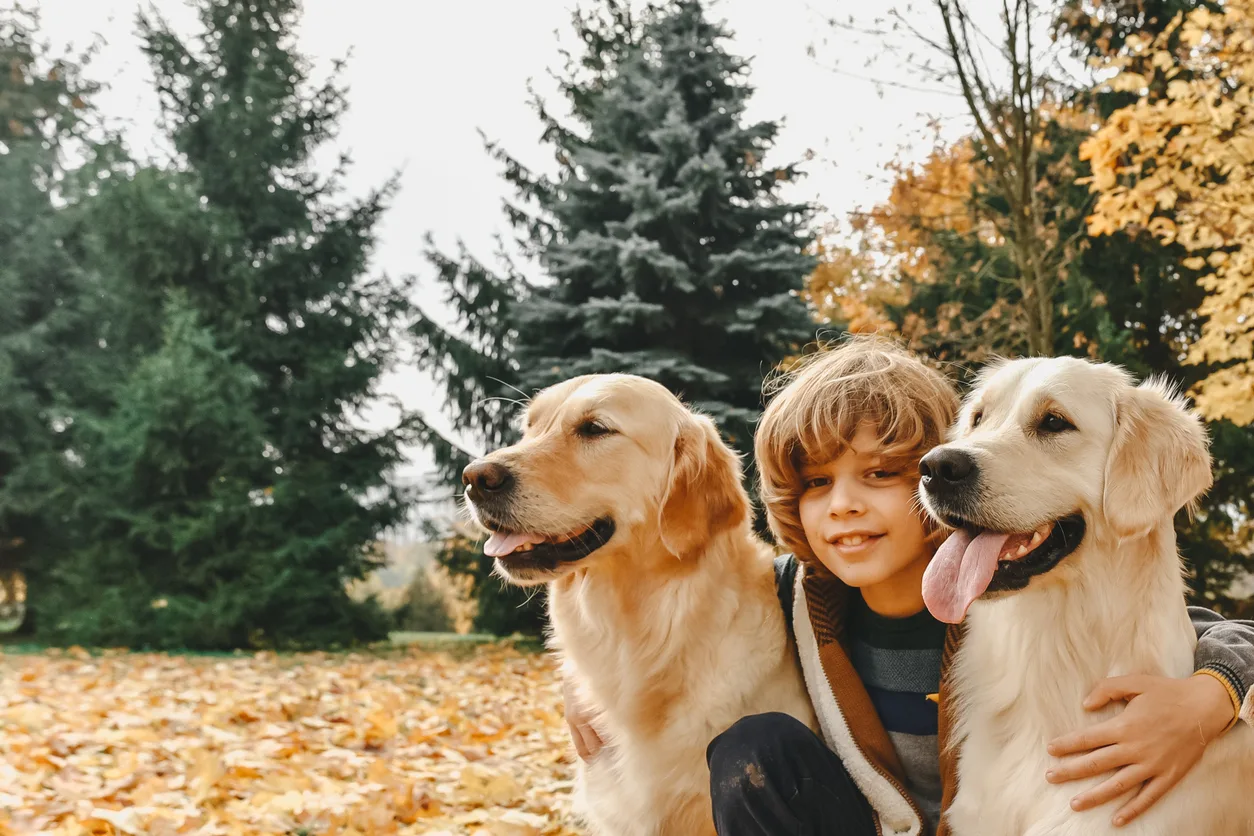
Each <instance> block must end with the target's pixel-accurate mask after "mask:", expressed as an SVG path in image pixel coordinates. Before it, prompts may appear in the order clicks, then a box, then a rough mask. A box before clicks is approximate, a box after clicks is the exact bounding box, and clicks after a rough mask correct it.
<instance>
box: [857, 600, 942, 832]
mask: <svg viewBox="0 0 1254 836" xmlns="http://www.w3.org/2000/svg"><path fill="white" fill-rule="evenodd" d="M849 603H850V606H849V621H848V623H847V630H848V632H847V633H846V646H847V648H848V651H849V660H850V661H851V662H852V663H853V668H854V670H856V671H857V672H858V677H859V678H860V679H861V680H862V684H863V685H865V686H866V690H867V694H868V695H869V696H870V697H871V703H872V704H873V705H874V706H875V713H876V714H878V715H879V718H880V722H881V723H883V724H884V729H885V730H886V731H887V732H888V737H889V739H890V740H892V742H893V748H894V749H895V750H896V751H897V758H898V759H899V760H900V761H901V767H902V772H903V776H902V777H904V778H905V785H906V789H907V790H909V792H910V796H911V798H912V799H913V800H914V803H915V804H916V805H917V806H918V807H919V810H920V811H921V812H922V813H923V814H924V816H926V817H927V819H928V822H929V824H930V825H931V829H933V830H934V829H935V828H936V825H937V822H938V820H939V818H940V806H941V775H940V755H939V752H938V751H937V745H936V727H937V706H936V703H935V702H934V701H932V700H929V699H928V696H929V695H933V694H936V693H937V692H938V691H939V690H940V674H941V653H942V651H943V650H944V648H945V629H946V628H945V625H944V624H942V623H941V622H939V621H937V620H936V619H935V618H933V617H932V615H931V613H929V612H928V611H927V610H923V611H922V612H920V613H917V614H916V615H912V616H909V617H907V618H886V617H885V616H882V615H879V614H878V613H876V612H874V611H873V610H871V609H870V608H869V607H868V606H867V605H866V604H865V603H864V602H863V600H862V596H861V595H851V596H850V601H849Z"/></svg>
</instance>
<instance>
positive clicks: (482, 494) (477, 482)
mask: <svg viewBox="0 0 1254 836" xmlns="http://www.w3.org/2000/svg"><path fill="white" fill-rule="evenodd" d="M462 484H463V485H465V486H466V488H467V491H466V492H467V493H468V494H470V498H471V500H473V501H475V502H478V501H480V500H483V499H488V498H489V497H497V496H500V495H501V494H503V493H505V492H506V491H507V490H509V489H510V487H511V486H512V485H513V484H514V475H513V474H512V473H510V472H509V470H508V469H506V468H505V467H504V466H502V465H499V464H496V463H495V462H485V461H477V462H471V463H470V464H468V465H467V466H466V469H465V470H463V471H462Z"/></svg>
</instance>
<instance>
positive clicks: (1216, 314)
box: [1081, 0, 1254, 424]
mask: <svg viewBox="0 0 1254 836" xmlns="http://www.w3.org/2000/svg"><path fill="white" fill-rule="evenodd" d="M1177 29H1178V30H1179V35H1180V43H1181V44H1183V45H1185V46H1186V47H1189V48H1188V49H1182V50H1178V51H1173V50H1172V49H1171V47H1170V35H1171V34H1172V33H1173V32H1174V31H1176V30H1177ZM1144 62H1149V63H1151V64H1152V65H1153V66H1155V67H1159V68H1162V67H1165V66H1172V67H1173V68H1178V69H1180V70H1182V71H1183V72H1181V73H1180V75H1184V76H1185V78H1179V77H1177V78H1175V79H1173V80H1172V81H1171V82H1170V83H1169V84H1168V86H1167V95H1166V98H1155V97H1152V96H1150V95H1146V96H1143V97H1142V98H1141V99H1140V100H1139V101H1137V102H1135V103H1133V104H1131V105H1129V106H1127V107H1125V108H1123V109H1121V110H1119V111H1116V112H1115V113H1113V114H1111V116H1110V118H1109V119H1108V120H1107V122H1106V124H1105V125H1103V126H1102V128H1101V129H1100V130H1099V131H1098V132H1097V133H1096V134H1094V135H1093V136H1092V137H1091V138H1090V139H1089V140H1087V141H1086V142H1085V144H1084V145H1083V146H1082V148H1081V158H1082V159H1087V160H1089V162H1090V164H1091V166H1092V170H1093V176H1092V177H1091V178H1090V180H1089V185H1090V187H1091V188H1092V189H1093V191H1094V192H1096V193H1097V195H1098V197H1097V203H1096V206H1095V207H1094V210H1093V214H1092V216H1091V217H1090V218H1089V232H1090V233H1091V234H1093V235H1103V234H1109V233H1111V232H1113V231H1115V230H1117V229H1121V228H1124V227H1128V226H1139V227H1145V228H1147V229H1148V230H1149V232H1150V233H1151V234H1153V235H1155V236H1157V237H1159V238H1160V239H1162V240H1163V241H1164V242H1165V243H1170V242H1172V241H1175V242H1178V243H1179V244H1181V245H1182V246H1184V247H1185V248H1186V249H1188V250H1189V251H1191V252H1192V253H1194V255H1191V256H1189V257H1188V258H1187V259H1185V260H1184V266H1185V267H1188V268H1189V269H1194V270H1200V269H1203V268H1206V267H1207V266H1209V267H1210V269H1211V271H1212V272H1210V273H1208V274H1207V275H1206V276H1204V277H1203V278H1202V280H1201V284H1202V286H1203V287H1204V288H1205V289H1206V290H1207V295H1206V298H1205V300H1204V301H1203V302H1202V304H1201V306H1200V307H1199V309H1198V312H1199V313H1200V314H1202V315H1203V316H1205V317H1206V318H1207V319H1206V321H1205V324H1204V325H1203V327H1202V332H1201V336H1200V337H1199V338H1198V340H1197V341H1196V342H1195V343H1194V344H1193V345H1192V346H1191V348H1190V351H1189V359H1190V361H1191V362H1194V363H1210V364H1217V365H1221V366H1222V368H1220V369H1218V370H1217V371H1215V372H1214V373H1212V374H1210V375H1209V376H1208V377H1206V378H1205V379H1204V380H1202V381H1201V382H1200V383H1199V384H1198V386H1197V387H1196V388H1195V390H1194V392H1193V393H1192V394H1193V395H1194V396H1195V397H1196V399H1197V404H1198V408H1199V409H1200V410H1201V411H1202V412H1203V413H1204V414H1205V415H1206V416H1207V417H1209V418H1212V419H1221V418H1227V419H1230V420H1232V421H1234V422H1236V423H1238V424H1250V423H1254V155H1252V154H1251V151H1254V108H1252V107H1251V106H1250V104H1251V89H1250V86H1251V85H1254V0H1229V2H1227V3H1226V4H1225V6H1224V9H1223V11H1222V12H1218V13H1211V12H1208V11H1207V10H1205V9H1197V10H1195V11H1193V12H1190V13H1189V14H1188V15H1187V16H1183V17H1179V18H1177V20H1176V21H1175V23H1174V24H1173V26H1172V27H1170V28H1169V29H1168V31H1167V32H1165V33H1164V34H1163V36H1160V37H1159V38H1158V39H1156V40H1153V41H1148V40H1145V39H1141V40H1138V41H1136V42H1133V43H1131V44H1130V47H1129V54H1128V55H1125V56H1121V58H1120V62H1119V65H1120V66H1122V67H1124V70H1123V72H1122V73H1121V74H1120V75H1118V76H1116V77H1115V79H1114V80H1113V81H1112V82H1111V85H1112V88H1113V89H1139V88H1134V87H1133V86H1132V85H1133V84H1134V83H1135V81H1136V79H1135V78H1133V77H1132V76H1133V75H1134V69H1133V68H1135V67H1137V66H1139V65H1140V64H1141V63H1144ZM1121 79H1122V80H1121ZM1234 80H1235V81H1237V82H1239V83H1238V84H1237V85H1236V86H1235V88H1234V87H1232V86H1231V85H1232V83H1233V81H1234ZM1163 211H1170V212H1171V213H1172V216H1173V217H1174V223H1170V222H1167V219H1166V218H1164V217H1163V216H1161V215H1159V214H1157V213H1159V212H1163Z"/></svg>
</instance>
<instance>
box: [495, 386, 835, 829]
mask: <svg viewBox="0 0 1254 836" xmlns="http://www.w3.org/2000/svg"><path fill="white" fill-rule="evenodd" d="M589 422H595V424H596V425H597V426H598V427H601V428H603V429H606V430H608V432H606V433H604V434H600V435H597V436H595V437H589V436H588V434H587V433H586V432H585V433H581V430H580V428H581V427H587V426H589ZM485 461H487V462H490V463H493V464H494V465H499V466H501V467H503V468H506V469H508V471H509V472H510V473H511V474H512V477H513V480H514V481H513V485H512V488H511V493H512V495H511V499H510V505H509V519H510V525H511V527H512V528H514V529H516V530H517V529H525V530H526V531H528V532H531V533H535V534H537V535H541V536H550V537H554V538H558V537H561V536H562V535H563V534H566V533H569V532H571V531H576V530H581V529H582V528H583V527H585V526H586V525H588V524H589V523H591V522H592V521H593V520H597V519H604V518H611V519H612V520H613V521H614V524H615V530H614V533H613V535H612V536H611V537H610V539H609V541H608V542H607V543H606V544H605V545H603V546H601V547H600V548H599V549H597V550H596V551H594V552H592V554H590V555H589V556H588V557H586V558H584V559H582V560H578V561H576V562H573V563H562V564H559V565H557V566H546V567H541V568H537V567H536V566H528V565H526V564H525V562H524V561H513V563H514V565H513V566H511V560H510V559H509V556H506V557H505V558H499V559H498V562H497V569H498V571H499V572H500V573H501V574H502V575H503V576H504V577H505V578H506V579H507V580H509V581H511V582H514V583H518V584H540V583H544V584H547V585H548V590H549V598H548V603H549V616H550V622H551V639H550V646H551V647H552V649H553V650H554V651H555V652H556V653H557V654H558V656H559V657H560V659H561V663H562V671H563V675H564V676H565V677H567V679H568V681H569V682H570V683H571V684H572V685H573V688H574V691H575V694H576V696H577V698H578V699H579V700H580V702H581V703H582V704H584V705H585V706H587V707H591V708H592V710H593V711H594V712H595V717H596V719H595V721H594V722H595V727H596V729H597V731H598V733H599V734H600V736H601V737H602V739H603V740H604V741H605V743H606V747H605V748H604V749H603V750H602V751H601V753H600V754H599V755H598V756H597V757H596V758H595V759H594V760H593V762H592V763H591V764H589V765H587V766H586V767H584V766H583V765H582V764H581V768H580V777H579V790H578V800H579V806H580V808H581V812H582V813H583V814H584V815H585V816H586V818H587V820H588V823H589V825H590V826H591V827H592V828H593V830H594V831H595V832H597V833H599V834H607V836H610V835H612V836H692V835H693V834H713V832H714V830H713V821H712V816H711V810H710V793H709V773H708V770H707V768H706V764H705V750H706V747H707V745H708V744H709V742H710V740H711V739H713V738H714V737H715V736H716V735H717V734H719V733H720V732H721V731H723V730H724V729H726V728H727V727H729V726H730V725H732V724H733V723H734V722H735V721H736V720H738V719H739V718H741V717H744V716H746V715H750V714H756V713H761V712H767V711H781V712H784V713H788V714H791V715H793V716H794V717H797V718H798V719H800V720H802V721H803V722H805V723H806V724H807V725H809V726H810V727H811V728H817V723H816V720H815V718H814V714H813V710H812V708H811V706H810V701H809V697H808V696H807V694H806V691H805V687H804V684H803V682H802V678H801V674H800V672H799V670H798V667H797V665H796V661H795V655H794V651H793V649H792V645H791V643H790V642H789V640H788V638H787V633H786V627H785V622H784V616H783V613H782V611H781V608H780V604H779V600H778V598H777V597H776V592H775V586H774V573H773V569H772V562H771V561H772V553H771V550H770V549H769V548H768V547H767V546H766V545H765V544H764V543H763V542H762V541H760V540H759V539H758V538H757V537H756V536H755V535H754V533H753V531H752V527H751V513H750V505H749V499H748V496H747V495H746V493H745V491H744V488H743V487H742V485H741V471H740V467H739V462H738V460H737V458H736V457H735V455H733V453H732V452H731V451H730V450H729V449H728V447H727V446H726V445H725V444H724V443H723V442H722V440H721V439H720V438H719V435H718V432H717V431H716V430H715V428H714V425H713V423H712V422H711V421H710V420H709V419H708V418H706V417H703V416H699V415H697V414H695V413H694V412H692V411H691V410H689V409H687V408H686V407H684V405H683V404H682V403H681V402H680V401H679V400H678V399H677V398H675V397H674V396H673V395H672V394H671V393H670V392H669V391H667V390H666V389H665V388H664V387H663V386H661V385H659V384H657V383H655V382H652V381H649V380H646V379H644V378H640V377H634V376H629V375H595V376H585V377H579V378H575V379H572V380H569V381H566V382H564V383H561V384H558V385H556V386H553V387H551V388H549V389H546V390H545V391H543V392H541V393H540V394H539V395H537V396H536V398H535V399H534V400H533V401H532V402H531V404H530V405H529V408H528V410H527V413H526V421H525V425H524V433H523V437H522V440H521V441H519V442H518V443H517V444H515V445H513V446H511V447H508V448H505V449H501V450H498V451H495V452H493V453H491V454H490V455H489V456H487V457H486V458H485ZM472 512H475V508H474V507H473V505H472ZM479 518H480V519H482V514H480V515H479Z"/></svg>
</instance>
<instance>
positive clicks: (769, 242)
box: [419, 0, 814, 583]
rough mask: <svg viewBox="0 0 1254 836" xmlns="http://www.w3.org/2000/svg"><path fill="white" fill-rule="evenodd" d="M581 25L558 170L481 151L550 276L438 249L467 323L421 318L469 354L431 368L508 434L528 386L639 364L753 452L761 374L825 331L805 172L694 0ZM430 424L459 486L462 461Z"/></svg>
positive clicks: (481, 429) (549, 123) (542, 113)
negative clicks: (772, 158) (816, 295)
mask: <svg viewBox="0 0 1254 836" xmlns="http://www.w3.org/2000/svg"><path fill="white" fill-rule="evenodd" d="M574 28H575V33H576V36H577V39H578V40H579V42H580V43H581V45H582V52H581V54H579V55H575V56H567V66H566V70H565V73H564V74H563V75H562V77H561V79H560V82H561V93H562V95H563V96H564V98H565V99H566V104H567V106H568V108H569V110H570V114H571V116H570V118H569V119H568V120H565V121H563V120H561V119H558V118H557V117H555V116H553V115H552V113H551V112H550V111H549V109H548V108H547V107H546V106H545V104H544V103H543V102H538V103H537V109H538V113H539V117H540V119H541V121H542V123H543V125H544V134H543V136H544V139H545V141H546V142H547V143H548V144H549V145H550V146H551V148H552V151H553V154H554V157H555V160H556V163H557V174H556V175H555V176H553V177H549V176H544V175H539V174H535V173H533V172H531V171H529V170H527V168H526V167H525V166H523V165H522V164H521V163H520V162H519V161H518V160H517V159H515V158H513V157H511V156H510V155H509V154H508V153H507V152H506V151H504V150H503V149H500V148H497V147H496V146H490V150H491V151H492V153H493V154H494V156H495V157H496V159H498V160H499V161H500V162H501V163H502V164H503V165H504V168H505V176H506V178H507V179H508V180H509V182H510V183H511V185H512V186H513V188H514V190H515V191H516V194H517V200H515V201H514V202H512V203H511V204H509V205H508V206H507V212H508V215H509V218H510V220H511V221H512V223H513V224H514V226H515V228H516V229H517V230H518V233H519V235H520V241H521V243H522V246H523V249H524V251H525V253H526V254H527V255H529V256H531V257H534V259H535V260H536V262H537V263H538V265H539V267H540V268H541V269H542V271H543V273H544V277H545V278H544V280H543V281H542V282H540V283H537V284H536V285H534V286H532V285H528V284H527V283H525V282H523V281H522V280H520V279H517V278H514V279H512V280H511V279H510V278H508V277H506V278H501V277H497V276H495V275H493V274H492V273H491V272H490V271H488V270H487V269H486V268H484V267H483V266H482V265H481V264H480V263H478V262H476V261H475V260H474V259H472V258H470V257H469V256H467V255H465V254H464V253H463V254H462V256H461V257H460V258H458V259H448V258H443V257H440V256H438V255H437V256H436V257H435V260H436V263H437V266H439V267H440V276H441V279H442V280H443V283H444V285H445V287H446V290H447V294H448V298H449V299H450V301H452V302H453V303H454V306H455V310H456V312H457V313H458V314H459V316H460V321H459V325H460V326H461V329H462V330H461V332H460V333H459V334H457V335H451V334H449V333H447V332H445V331H443V330H442V329H440V328H439V327H438V326H436V325H435V324H434V323H432V322H430V321H425V322H423V323H422V324H421V326H420V330H419V333H420V335H421V336H423V337H424V338H425V339H426V340H427V344H428V345H430V346H439V345H449V344H453V345H456V346H457V348H458V349H459V351H460V352H461V353H460V354H459V355H458V356H457V357H456V358H455V359H453V360H451V361H449V360H447V359H446V361H445V364H444V365H442V366H437V367H436V371H437V372H438V373H439V374H440V376H441V377H442V379H443V381H444V382H445V386H446V388H447V389H448V390H450V391H451V392H452V393H453V394H454V395H455V397H452V398H450V406H451V407H452V410H453V411H452V412H451V417H452V418H453V420H454V421H455V422H457V423H458V426H459V427H461V428H463V429H465V430H468V431H470V432H471V433H472V435H474V436H475V437H476V440H477V441H481V442H485V443H486V444H485V446H494V445H495V444H497V443H500V442H503V441H506V440H508V439H509V438H510V437H511V436H510V433H511V426H510V424H509V421H510V419H511V418H512V417H513V416H514V415H516V412H517V410H516V409H515V408H513V406H512V404H511V403H510V402H511V401H512V400H514V399H516V398H518V397H520V395H519V393H522V394H521V396H522V397H526V396H530V395H531V394H533V393H534V392H536V391H537V390H539V389H541V388H543V387H545V386H548V385H550V384H553V383H556V382H558V381H561V380H563V379H566V378H570V377H574V376H576V375H581V374H587V373H595V372H630V373H634V374H640V375H644V376H645V377H649V378H652V379H654V380H657V381H659V382H660V383H662V384H664V385H665V386H667V387H669V388H670V389H671V390H672V391H674V392H675V393H676V394H678V395H680V396H681V397H683V398H684V399H685V400H686V401H687V402H688V403H690V404H691V405H693V406H694V407H696V408H697V409H699V410H701V411H703V412H705V413H707V414H709V415H710V416H712V417H713V418H714V420H715V421H716V422H717V424H718V425H719V427H720V429H721V430H722V432H723V434H724V436H725V437H726V439H727V440H728V441H729V442H730V443H731V444H732V445H733V446H734V447H735V448H736V449H738V450H739V451H740V452H742V453H746V454H747V453H750V452H751V450H752V438H753V427H754V424H755V422H756V420H757V417H758V415H759V413H760V410H761V407H762V396H761V389H762V381H763V377H764V375H765V374H767V373H768V372H769V371H770V370H771V369H773V368H774V367H775V366H776V365H777V364H778V363H779V362H780V361H782V360H784V359H785V358H787V357H789V356H790V355H794V354H797V353H799V352H800V351H802V350H803V347H804V346H805V345H806V343H807V342H808V341H810V340H812V339H813V338H814V327H813V323H812V320H811V318H810V315H809V313H808V311H807V309H806V305H805V303H804V302H803V301H802V299H801V296H800V290H801V287H802V283H803V280H804V277H805V275H806V274H807V273H808V272H809V270H810V269H811V268H812V267H813V260H812V259H811V258H810V257H809V256H808V255H806V253H805V247H806V244H807V243H808V230H807V224H808V222H809V218H810V209H809V207H807V206H805V205H802V204H797V203H791V202H788V201H786V200H783V199H781V197H780V195H779V191H780V187H781V186H782V185H783V184H785V183H787V182H789V181H791V180H793V179H795V178H796V177H797V176H798V172H797V169H796V167H795V166H793V165H783V166H777V165H767V164H766V162H765V161H764V158H765V156H766V154H767V153H768V151H769V150H770V148H771V146H772V145H773V142H774V139H775V136H776V134H777V132H778V129H779V125H778V123H776V122H769V121H763V122H753V123H751V122H749V121H747V119H746V118H745V111H746V105H747V103H748V101H749V98H750V96H751V95H752V92H753V89H752V87H751V86H750V84H749V83H748V63H747V62H746V61H745V60H743V59H741V58H738V57H736V56H735V55H733V54H732V53H731V52H730V51H729V49H728V47H727V40H728V37H729V36H728V33H727V31H726V30H725V29H724V27H723V26H722V25H720V24H718V23H715V22H713V21H711V20H710V19H709V18H708V17H707V15H706V11H705V8H704V6H703V4H702V3H700V2H695V0H676V2H669V3H666V4H664V5H660V6H649V7H647V8H645V9H644V10H643V11H642V12H641V13H640V14H639V16H636V15H633V14H632V13H631V11H630V10H629V9H628V8H627V5H626V4H623V3H619V2H614V1H613V0H609V2H605V3H603V4H601V5H600V6H599V7H598V8H597V9H595V10H594V11H591V12H585V13H576V15H575V17H574ZM485 325H490V327H485ZM428 356H429V357H432V358H434V353H432V352H428ZM446 357H447V355H446ZM432 436H433V437H431V441H432V443H433V445H434V446H435V447H436V449H437V460H438V461H439V462H440V463H441V464H442V465H444V472H443V476H444V477H445V479H447V480H448V481H449V482H451V483H453V484H456V483H457V480H458V478H459V476H460V468H461V466H464V463H465V460H466V456H465V454H460V455H459V454H458V451H457V450H456V448H454V447H453V446H452V445H449V444H447V443H446V442H443V440H442V439H439V438H436V437H434V434H432ZM749 469H750V470H751V468H749ZM746 478H747V479H748V480H749V483H750V484H752V475H751V474H749V475H747V477H746ZM492 582H493V583H495V581H492Z"/></svg>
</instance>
